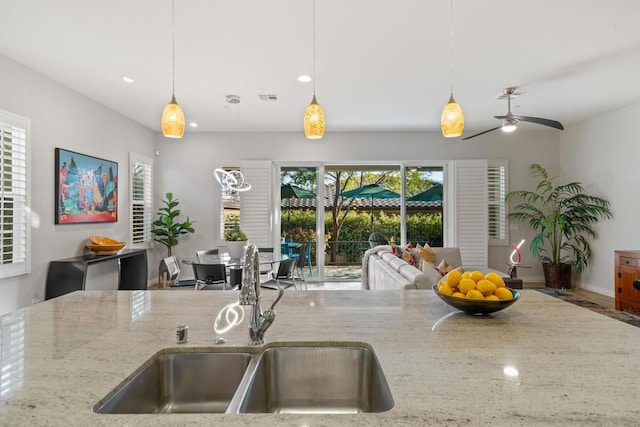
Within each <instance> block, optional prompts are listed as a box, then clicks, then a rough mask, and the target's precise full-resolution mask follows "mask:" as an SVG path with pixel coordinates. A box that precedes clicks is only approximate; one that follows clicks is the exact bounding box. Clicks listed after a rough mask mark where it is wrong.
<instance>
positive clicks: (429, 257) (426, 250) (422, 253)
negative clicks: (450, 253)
mask: <svg viewBox="0 0 640 427" xmlns="http://www.w3.org/2000/svg"><path fill="white" fill-rule="evenodd" d="M417 251H418V256H419V257H420V258H421V259H422V260H424V261H426V262H433V261H435V259H436V253H435V252H434V251H433V249H431V247H429V245H427V244H426V243H425V244H424V246H420V245H418V248H417Z"/></svg>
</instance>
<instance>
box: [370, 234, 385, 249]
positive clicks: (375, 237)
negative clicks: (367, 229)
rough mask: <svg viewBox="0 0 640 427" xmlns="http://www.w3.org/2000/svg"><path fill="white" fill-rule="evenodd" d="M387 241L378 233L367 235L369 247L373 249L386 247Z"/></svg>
mask: <svg viewBox="0 0 640 427" xmlns="http://www.w3.org/2000/svg"><path fill="white" fill-rule="evenodd" d="M388 244H389V239H388V238H387V236H385V235H384V234H380V233H371V234H370V235H369V246H370V247H372V248H375V247H376V246H380V245H388Z"/></svg>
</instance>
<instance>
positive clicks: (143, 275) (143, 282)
mask: <svg viewBox="0 0 640 427" xmlns="http://www.w3.org/2000/svg"><path fill="white" fill-rule="evenodd" d="M113 260H116V261H117V268H118V287H117V289H118V290H144V289H147V251H146V250H144V249H123V250H122V251H120V252H119V253H118V254H117V255H104V256H101V255H95V254H88V255H84V256H78V257H73V258H66V259H60V260H56V261H51V262H50V263H49V271H48V272H47V283H46V288H45V299H51V298H55V297H57V296H60V295H64V294H68V293H70V292H74V291H80V290H84V289H85V285H86V280H87V270H88V269H89V267H90V266H92V265H95V264H98V263H103V262H107V261H113ZM114 289H116V288H115V287H114Z"/></svg>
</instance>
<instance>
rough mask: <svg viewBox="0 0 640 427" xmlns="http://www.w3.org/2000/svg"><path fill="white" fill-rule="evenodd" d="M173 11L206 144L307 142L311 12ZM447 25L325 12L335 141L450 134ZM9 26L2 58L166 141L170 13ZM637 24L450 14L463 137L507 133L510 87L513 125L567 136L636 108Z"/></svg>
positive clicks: (508, 7) (556, 14) (246, 6)
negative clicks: (502, 121) (555, 129)
mask: <svg viewBox="0 0 640 427" xmlns="http://www.w3.org/2000/svg"><path fill="white" fill-rule="evenodd" d="M175 10H176V12H175V13H176V15H175V37H176V71H175V72H176V98H177V100H178V102H179V103H180V104H181V105H182V106H183V108H184V110H185V114H186V116H187V120H188V121H195V122H197V123H198V125H199V127H198V129H197V131H229V130H235V131H237V130H240V131H300V132H302V116H303V112H304V110H305V108H306V105H307V104H308V103H309V101H310V100H311V97H312V93H313V83H306V84H304V83H299V82H298V81H296V78H297V76H298V75H300V74H303V73H306V74H312V68H313V55H312V45H313V37H312V0H270V1H266V0H233V1H232V0H227V1H213V0H176V5H175ZM449 10H450V3H449V1H448V0H438V1H434V0H431V1H426V0H317V1H316V77H317V78H316V93H317V97H318V102H319V103H320V104H321V105H322V107H323V108H324V110H325V115H326V120H327V132H331V131H436V130H439V122H440V113H441V111H442V107H443V106H444V104H445V103H446V101H447V100H448V97H449V89H450V64H451V57H450V30H449V25H450V17H449ZM0 18H1V23H0V54H2V55H5V56H7V57H9V58H12V59H14V60H16V61H18V62H21V63H23V64H25V65H26V66H28V67H30V68H33V69H34V70H37V71H38V72H40V73H42V74H44V75H46V76H49V77H50V78H52V79H54V80H56V81H58V82H60V83H62V84H63V85H65V86H68V87H70V88H72V89H74V90H76V91H78V92H80V93H82V94H84V95H86V96H88V97H89V98H92V99H94V100H96V101H97V102H99V103H101V104H104V105H106V106H108V107H110V108H112V109H114V110H118V111H120V112H122V114H124V115H125V116H127V117H130V118H132V119H133V120H135V121H137V122H139V123H142V124H143V125H145V126H147V127H149V128H151V129H154V130H159V121H160V114H161V112H162V109H163V108H164V105H165V104H166V103H167V102H168V101H169V100H170V98H171V1H170V0H102V1H97V0H93V1H90V0H56V1H51V0H0ZM639 18H640V2H639V1H637V0H607V1H602V0H562V1H558V0H537V1H532V0H483V1H478V0H454V59H453V66H454V73H453V74H454V95H455V97H456V100H457V101H458V102H459V103H460V104H461V105H462V107H463V109H464V111H465V118H466V127H465V135H466V136H468V135H470V134H472V133H473V132H474V131H480V130H484V129H487V128H490V127H494V126H496V125H498V124H499V123H498V121H497V120H496V119H493V118H492V116H493V115H502V114H504V113H505V112H506V102H505V101H498V100H496V99H495V98H496V97H497V96H498V95H499V94H500V93H501V91H502V89H503V88H505V87H507V86H519V87H520V91H523V92H525V94H524V95H523V96H521V97H520V98H519V99H517V100H516V101H515V102H514V104H515V106H516V107H515V108H514V114H521V115H528V116H537V117H544V118H551V119H556V120H559V121H561V122H562V123H563V124H564V125H565V127H568V126H570V125H571V124H572V123H575V122H578V121H581V120H584V119H587V118H590V117H593V116H595V115H598V114H601V113H603V112H606V111H611V110H613V109H616V108H619V107H623V106H626V105H629V104H631V103H634V102H638V101H640V26H639V25H638V19H639ZM123 75H126V76H130V77H133V78H134V79H135V83H134V84H125V83H123V82H122V80H121V79H120V76H123ZM228 94H235V95H239V96H240V97H242V103H241V104H240V106H239V107H237V108H236V109H230V108H228V105H227V103H226V101H225V96H226V95H228ZM258 94H276V95H277V96H278V101H276V102H264V101H260V100H259V99H258ZM1 98H2V97H1V94H0V108H2V100H1ZM518 106H519V107H518ZM230 111H234V112H233V115H232V114H230ZM230 123H231V125H230ZM230 126H233V129H230ZM523 126H526V127H527V128H528V129H539V128H541V127H540V126H537V125H534V124H524V125H523ZM543 129H547V128H543ZM189 131H193V130H191V129H190V130H189Z"/></svg>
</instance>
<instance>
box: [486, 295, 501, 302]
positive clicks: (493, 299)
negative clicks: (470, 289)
mask: <svg viewBox="0 0 640 427" xmlns="http://www.w3.org/2000/svg"><path fill="white" fill-rule="evenodd" d="M484 299H485V300H487V301H498V300H500V298H498V297H497V296H495V295H487V296H486V297H484Z"/></svg>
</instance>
